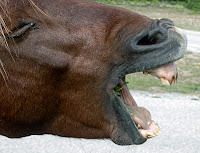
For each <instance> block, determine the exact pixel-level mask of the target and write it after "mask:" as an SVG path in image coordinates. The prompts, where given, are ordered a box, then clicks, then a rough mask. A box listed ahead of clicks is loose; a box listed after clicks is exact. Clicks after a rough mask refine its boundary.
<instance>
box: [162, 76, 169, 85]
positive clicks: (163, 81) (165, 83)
mask: <svg viewBox="0 0 200 153" xmlns="http://www.w3.org/2000/svg"><path fill="white" fill-rule="evenodd" d="M160 80H161V82H162V84H163V85H167V86H169V85H170V82H169V81H168V80H167V79H165V78H160Z"/></svg>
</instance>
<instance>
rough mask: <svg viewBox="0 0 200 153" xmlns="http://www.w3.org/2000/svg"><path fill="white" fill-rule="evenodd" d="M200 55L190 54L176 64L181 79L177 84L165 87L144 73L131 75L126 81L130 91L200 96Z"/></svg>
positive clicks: (156, 79)
mask: <svg viewBox="0 0 200 153" xmlns="http://www.w3.org/2000/svg"><path fill="white" fill-rule="evenodd" d="M199 63H200V54H197V53H191V52H188V53H187V54H186V55H185V57H184V58H182V59H180V60H179V61H177V62H176V64H177V67H178V71H179V77H178V81H177V83H176V84H173V85H171V86H165V85H162V84H161V81H160V80H159V79H158V78H156V77H154V76H151V75H143V73H142V72H139V73H134V74H129V75H127V76H126V81H128V82H129V84H128V87H129V89H133V90H145V91H151V92H181V93H187V94H193V95H197V96H200V65H199Z"/></svg>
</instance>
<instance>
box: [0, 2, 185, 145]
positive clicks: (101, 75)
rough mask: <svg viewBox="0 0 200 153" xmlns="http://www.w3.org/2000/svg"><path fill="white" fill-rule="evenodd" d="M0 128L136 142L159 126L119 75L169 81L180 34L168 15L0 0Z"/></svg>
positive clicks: (17, 133)
mask: <svg viewBox="0 0 200 153" xmlns="http://www.w3.org/2000/svg"><path fill="white" fill-rule="evenodd" d="M0 6H1V7H0V32H1V34H0V42H1V43H0V84H1V85H0V134H1V135H4V136H7V137H9V138H20V137H24V136H29V135H42V134H53V135H57V136H61V137H74V138H88V139H102V138H108V139H111V140H112V141H113V142H114V143H116V144H119V145H132V144H142V143H144V142H145V141H146V140H147V139H149V138H151V137H154V136H156V135H158V133H159V130H160V127H159V125H158V124H157V123H156V122H155V121H153V120H152V119H151V115H150V112H149V111H148V110H147V109H146V108H144V107H139V106H138V105H137V103H136V101H135V100H134V98H133V97H132V96H131V94H130V92H129V90H128V88H127V86H126V78H125V76H126V75H127V74H129V73H135V72H144V73H145V74H152V75H154V76H156V77H158V78H160V79H161V80H162V82H163V83H164V84H169V85H170V84H172V83H175V82H176V79H177V77H178V72H177V68H176V65H175V63H174V61H176V60H178V59H180V58H182V57H183V56H184V54H185V51H186V47H187V39H186V35H185V34H184V33H183V31H182V30H180V29H179V28H177V27H175V25H174V23H173V22H172V21H171V20H170V19H167V18H162V19H151V18H148V17H146V16H143V15H140V14H137V13H135V12H132V11H129V10H126V9H123V8H120V7H116V6H109V5H105V4H101V3H97V2H93V1H89V0H56V1H55V0H1V1H0Z"/></svg>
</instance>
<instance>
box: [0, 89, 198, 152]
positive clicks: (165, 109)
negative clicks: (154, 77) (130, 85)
mask: <svg viewBox="0 0 200 153" xmlns="http://www.w3.org/2000/svg"><path fill="white" fill-rule="evenodd" d="M131 93H132V95H133V97H134V98H135V100H136V101H137V103H138V105H139V106H143V107H146V108H147V109H148V110H149V111H150V112H151V115H152V118H153V120H155V121H156V122H157V123H158V124H159V125H160V127H161V132H160V134H159V135H158V136H157V137H154V138H152V139H149V140H148V141H147V142H146V143H144V144H142V145H139V146H134V145H132V146H118V145H115V144H114V143H113V142H112V141H110V140H107V139H105V140H86V139H74V138H61V137H56V136H52V135H43V136H30V137H25V138H21V139H8V138H6V137H3V136H0V142H1V143H0V153H199V152H200V133H199V129H200V98H198V97H195V96H188V95H183V94H177V93H176V94H175V93H172V94H169V93H162V94H158V93H157V94H152V93H149V92H143V91H131Z"/></svg>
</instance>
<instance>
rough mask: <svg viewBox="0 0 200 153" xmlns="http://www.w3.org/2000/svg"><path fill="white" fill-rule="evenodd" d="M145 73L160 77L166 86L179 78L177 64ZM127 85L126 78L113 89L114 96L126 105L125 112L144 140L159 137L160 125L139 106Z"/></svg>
mask: <svg viewBox="0 0 200 153" xmlns="http://www.w3.org/2000/svg"><path fill="white" fill-rule="evenodd" d="M143 73H144V74H151V75H154V76H156V77H158V78H159V79H160V80H161V82H162V84H164V85H171V84H172V83H175V82H176V80H177V77H178V72H177V68H176V65H175V63H169V64H167V65H164V66H161V67H159V68H156V69H153V70H148V71H144V72H143ZM126 84H127V83H126V80H125V77H123V78H121V79H120V80H119V83H118V84H117V86H115V88H114V89H113V93H114V95H115V96H117V97H118V98H119V99H120V101H121V103H123V104H124V105H125V107H126V109H125V110H126V111H127V112H128V114H129V115H130V116H131V119H132V121H133V123H134V124H135V127H137V131H138V132H139V133H140V134H141V136H142V137H143V138H144V139H148V138H152V137H155V136H157V135H158V134H159V132H160V127H159V125H158V124H157V123H156V122H155V121H153V120H152V118H151V114H150V112H149V111H148V110H147V109H146V108H144V107H139V106H138V105H137V103H136V101H135V100H134V99H133V97H132V96H131V94H130V92H129V90H128V87H127V85H126Z"/></svg>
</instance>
